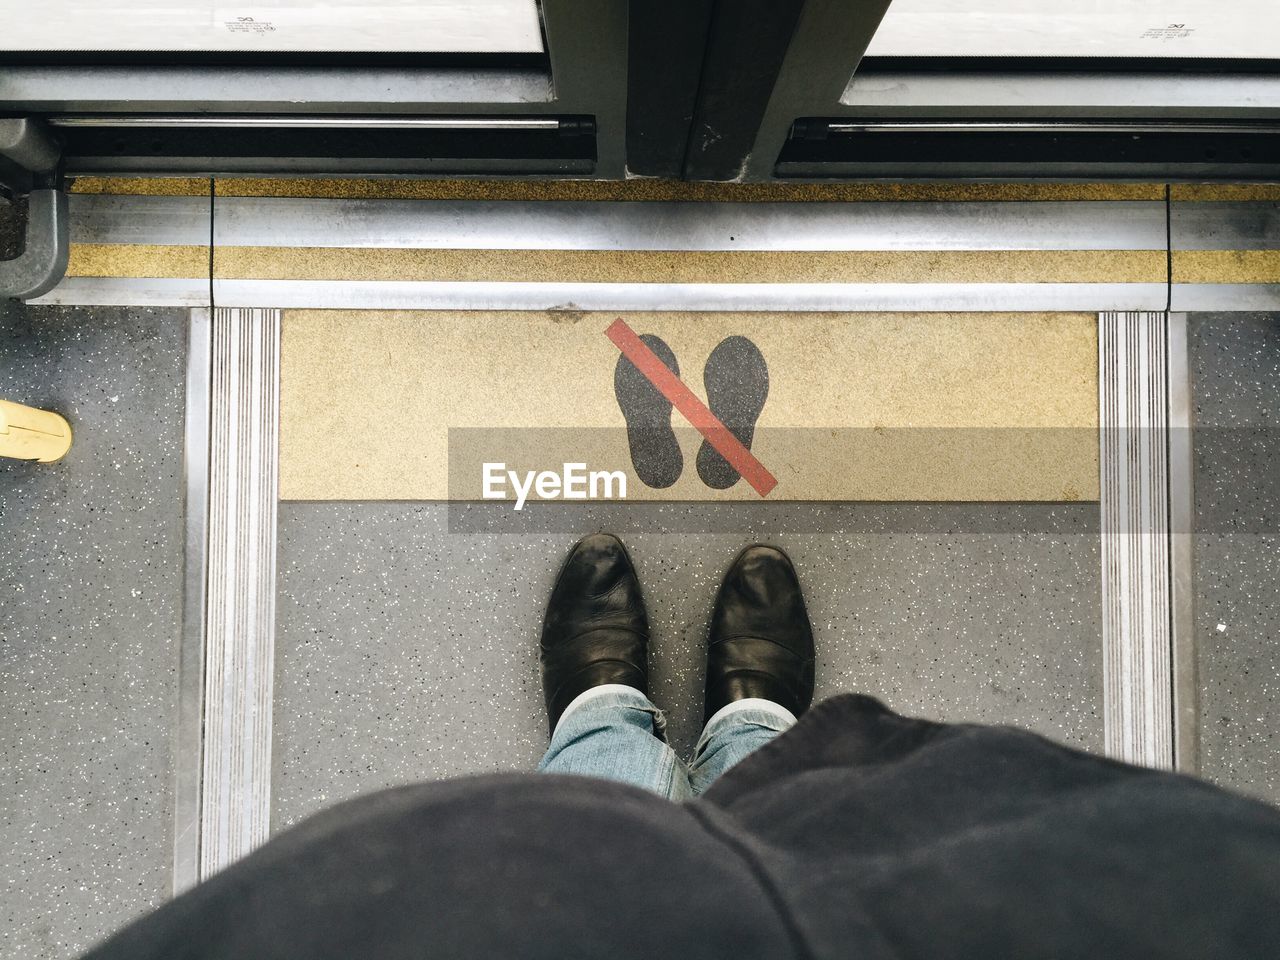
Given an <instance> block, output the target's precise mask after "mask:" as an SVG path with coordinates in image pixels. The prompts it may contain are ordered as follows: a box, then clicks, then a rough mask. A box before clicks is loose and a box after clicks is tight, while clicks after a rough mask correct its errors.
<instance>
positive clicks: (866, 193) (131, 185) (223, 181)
mask: <svg viewBox="0 0 1280 960" xmlns="http://www.w3.org/2000/svg"><path fill="white" fill-rule="evenodd" d="M72 190H73V191H74V192H76V193H109V194H135V195H146V196H205V195H206V194H208V192H209V181H208V180H206V179H202V178H198V177H189V178H150V177H135V178H127V177H77V178H76V180H75V182H74V184H73V185H72ZM216 190H217V195H218V196H220V197H315V198H334V199H345V198H353V199H386V200H392V199H395V200H638V201H644V200H666V201H678V200H687V201H691V202H696V201H708V200H732V201H765V202H779V201H788V202H803V201H836V200H956V201H959V200H1162V199H1164V186H1163V185H1162V184H1149V183H1137V184H1134V183H1129V184H1116V183H833V184H827V183H682V182H679V181H673V180H625V181H620V182H611V181H602V180H555V181H553V180H520V181H509V180H383V179H379V180H347V179H336V178H306V179H303V178H275V177H273V178H242V177H222V178H219V179H218V180H217V181H216Z"/></svg>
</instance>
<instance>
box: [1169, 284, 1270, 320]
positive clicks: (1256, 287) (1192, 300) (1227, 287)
mask: <svg viewBox="0 0 1280 960" xmlns="http://www.w3.org/2000/svg"><path fill="white" fill-rule="evenodd" d="M1170 309H1172V310H1177V311H1180V312H1183V313H1201V312H1216V311H1223V310H1230V311H1234V312H1239V313H1265V312H1269V311H1272V310H1280V283H1175V284H1173V288H1172V289H1171V290H1170Z"/></svg>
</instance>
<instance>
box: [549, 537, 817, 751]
mask: <svg viewBox="0 0 1280 960" xmlns="http://www.w3.org/2000/svg"><path fill="white" fill-rule="evenodd" d="M541 662H542V688H543V692H544V693H545V694H546V698H547V714H548V716H549V718H550V720H551V728H552V729H553V730H554V729H555V725H556V721H558V720H559V719H560V715H561V714H562V713H564V710H565V707H567V706H568V705H569V704H570V703H571V702H572V701H573V699H574V698H575V697H577V696H578V695H579V694H580V693H583V692H584V691H586V690H588V689H590V688H591V687H595V686H599V685H600V684H603V683H622V684H626V685H627V686H629V687H635V688H636V689H637V690H639V691H640V692H641V693H643V694H645V695H646V696H647V695H648V693H649V618H648V616H647V614H646V613H645V609H644V600H643V598H642V597H641V595H640V582H639V580H638V579H637V578H636V572H635V568H634V567H633V566H632V565H631V558H630V557H629V556H627V551H626V548H625V547H624V546H623V545H622V542H621V541H620V540H618V538H617V537H613V536H610V535H609V534H607V533H598V534H593V535H592V536H589V537H585V538H583V539H582V540H580V541H578V543H577V545H576V546H574V548H573V549H572V550H571V551H570V552H569V556H568V559H566V560H565V563H564V567H563V568H562V569H561V570H560V576H559V578H558V579H557V580H556V585H555V588H554V589H553V590H552V591H551V602H550V603H549V604H548V606H547V615H546V618H545V619H544V621H543V625H542V649H541ZM747 697H760V698H762V699H765V700H772V701H773V702H774V703H777V704H781V705H782V706H784V707H786V708H787V709H788V710H790V711H791V712H792V713H793V714H795V715H796V716H799V715H800V714H801V713H803V712H804V711H805V710H806V709H808V707H809V704H810V703H811V702H812V700H813V631H812V629H811V628H810V626H809V616H808V614H807V613H806V612H805V608H804V596H803V595H802V594H801V592H800V581H799V579H798V578H797V577H796V571H795V567H793V566H792V565H791V561H790V560H789V559H788V558H787V555H786V554H785V553H783V552H782V551H781V550H778V549H775V548H774V547H764V546H753V547H748V548H747V549H745V550H743V551H742V553H740V554H738V558H737V559H736V560H734V561H733V564H732V566H730V567H729V572H728V573H726V574H725V578H724V582H723V583H722V584H721V585H720V592H719V594H718V595H717V596H716V604H715V609H714V611H713V612H712V615H711V630H710V634H709V637H708V647H707V689H706V718H707V719H710V718H711V717H712V716H713V715H714V714H715V713H716V711H718V710H719V709H720V708H721V707H724V706H725V705H726V704H728V703H731V702H732V701H734V700H742V699H745V698H747Z"/></svg>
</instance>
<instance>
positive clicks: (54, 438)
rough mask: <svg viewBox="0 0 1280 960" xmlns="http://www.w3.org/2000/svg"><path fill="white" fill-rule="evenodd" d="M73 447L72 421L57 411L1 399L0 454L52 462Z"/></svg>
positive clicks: (1, 455)
mask: <svg viewBox="0 0 1280 960" xmlns="http://www.w3.org/2000/svg"><path fill="white" fill-rule="evenodd" d="M70 449H71V424H69V423H67V421H66V420H64V419H63V418H62V417H60V416H58V415H57V414H56V413H49V412H48V411H47V410H35V409H32V408H31V407H24V406H23V405H22V404H20V403H10V402H9V401H8V400H0V457H13V458H14V459H15V460H37V461H39V462H40V463H53V462H54V461H55V460H61V459H62V458H63V457H65V456H66V455H67V451H68V450H70Z"/></svg>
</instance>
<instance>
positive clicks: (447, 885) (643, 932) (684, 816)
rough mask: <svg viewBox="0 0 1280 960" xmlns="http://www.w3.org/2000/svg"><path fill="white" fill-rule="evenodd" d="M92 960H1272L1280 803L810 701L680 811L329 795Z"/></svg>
mask: <svg viewBox="0 0 1280 960" xmlns="http://www.w3.org/2000/svg"><path fill="white" fill-rule="evenodd" d="M90 956H91V957H92V958H94V960H122V958H130V960H153V958H154V960H182V958H190V960H196V958H199V960H211V958H236V960H248V958H264V960H265V958H272V960H302V958H307V960H330V958H333V960H337V958H343V960H357V958H359V960H393V958H394V960H402V958H453V957H459V958H461V957H469V958H470V957H536V958H544V957H545V958H556V960H566V958H577V957H583V958H586V957H592V958H597V957H598V958H611V960H613V958H631V957H635V958H640V957H645V958H653V957H670V958H676V960H691V958H709V957H732V958H735V960H750V958H755V957H801V958H807V957H824V958H826V957H831V958H835V957H839V958H857V960H863V958H866V960H872V958H874V960H880V958H885V960H888V958H920V960H947V958H973V960H994V958H1018V960H1028V958H1041V957H1044V958H1050V957H1052V958H1059V960H1066V958H1081V960H1085V958H1087V960H1112V958H1124V957H1134V958H1138V957H1141V958H1144V960H1146V958H1153V957H1171V958H1180V957H1187V958H1191V957H1196V958H1208V957H1211V958H1215V960H1218V958H1231V957H1258V958H1267V960H1274V958H1276V957H1280V811H1277V810H1275V809H1273V808H1271V807H1268V806H1265V805H1263V804H1261V803H1257V802H1254V801H1251V800H1247V799H1244V798H1242V797H1238V796H1234V795H1231V794H1228V793H1225V792H1223V791H1221V790H1218V789H1216V788H1214V787H1211V786H1209V785H1207V784H1205V783H1202V782H1200V781H1197V780H1194V779H1190V778H1187V777H1182V776H1176V775H1172V774H1165V773H1156V772H1153V771H1148V770H1141V769H1137V768H1134V767H1129V766H1125V765H1123V764H1119V763H1115V762H1112V761H1109V760H1105V759H1101V758H1099V757H1094V756H1090V755H1087V754H1084V753H1080V752H1077V751H1074V750H1069V749H1066V748H1064V747H1060V746H1057V745H1055V744H1053V743H1050V742H1049V741H1047V740H1044V739H1043V738H1041V737H1038V736H1035V735H1033V734H1029V733H1024V732H1021V731H1017V730H1013V729H1007V728H997V727H983V726H972V725H944V724H936V723H930V722H927V721H922V720H915V719H909V718H904V717H901V716H898V715H897V714H895V713H892V712H891V711H889V710H887V709H886V708H885V707H883V706H882V705H881V704H880V703H879V702H877V701H875V700H873V699H871V698H869V697H862V696H852V695H850V696H841V697H836V698H833V699H831V700H828V701H826V702H825V703H822V704H820V705H818V706H817V707H815V708H814V709H813V710H811V711H810V712H809V713H808V714H807V715H805V716H804V717H803V718H802V719H801V721H800V723H799V724H797V725H796V727H794V728H793V729H792V730H791V731H789V732H788V733H786V734H784V735H783V736H781V737H779V738H778V739H777V740H775V741H773V742H772V743H770V744H769V745H768V746H766V747H765V748H763V749H761V750H760V751H758V752H757V753H755V754H753V755H752V756H751V757H749V758H748V759H747V760H745V761H743V762H742V763H741V764H739V765H738V766H737V767H735V768H734V769H732V770H730V771H729V772H728V773H727V774H726V775H725V776H724V777H722V778H721V779H720V781H718V782H717V783H716V784H715V785H714V786H713V787H712V788H711V790H710V791H709V792H708V793H707V794H706V795H705V796H704V797H703V798H702V799H700V800H698V801H695V802H693V803H689V804H685V805H679V806H678V805H674V804H671V803H669V802H667V801H665V800H662V799H660V798H658V797H656V796H652V795H649V794H647V793H644V792H642V791H639V790H636V789H633V788H630V787H626V786H621V785H618V784H612V783H607V782H604V781H596V780H590V779H586V778H575V777H552V776H546V775H537V774H527V775H524V774H520V775H507V776H486V777H472V778H465V779H460V780H454V781H449V782H444V783H428V784H421V785H416V786H410V787H403V788H399V789H394V790H388V791H383V792H380V793H376V794H372V795H370V796H367V797H363V798H360V799H358V800H354V801H351V802H348V803H345V804H342V805H340V806H337V807H334V808H332V809H330V810H328V811H325V812H323V813H321V814H319V815H317V816H315V817H313V818H311V819H310V820H308V821H307V822H305V823H303V824H302V825H300V826H298V827H296V828H294V829H292V830H289V831H287V832H285V833H283V834H281V835H280V836H279V837H277V838H275V839H274V840H272V841H271V842H270V843H268V844H267V845H266V846H265V847H264V848H262V849H261V850H259V851H257V852H256V853H254V854H253V855H251V856H250V857H248V858H246V859H245V860H243V861H242V862H240V863H238V864H236V865H235V866H233V867H232V868H230V869H228V870H226V871H225V872H224V873H222V874H220V875H219V876H217V877H215V878H213V879H212V880H210V881H208V882H206V883H204V884H202V885H201V886H199V887H197V888H196V889H195V890H193V891H191V892H189V893H187V894H185V895H184V896H182V897H179V898H178V899H176V900H175V901H173V902H172V903H170V904H168V905H166V906H164V907H162V908H161V909H159V910H157V911H156V912H155V913H153V914H152V915H150V916H148V917H145V918H143V919H142V920H140V921H139V922H137V923H135V924H134V925H133V926H131V927H129V928H127V929H125V930H124V931H123V932H121V933H120V934H118V935H117V936H116V937H114V938H113V939H111V940H110V941H108V942H107V943H105V944H104V945H102V946H101V947H100V948H98V949H97V950H96V951H94V952H93V953H91V954H90Z"/></svg>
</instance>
